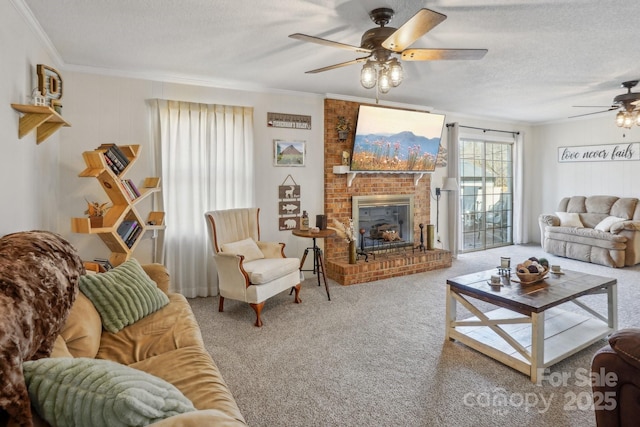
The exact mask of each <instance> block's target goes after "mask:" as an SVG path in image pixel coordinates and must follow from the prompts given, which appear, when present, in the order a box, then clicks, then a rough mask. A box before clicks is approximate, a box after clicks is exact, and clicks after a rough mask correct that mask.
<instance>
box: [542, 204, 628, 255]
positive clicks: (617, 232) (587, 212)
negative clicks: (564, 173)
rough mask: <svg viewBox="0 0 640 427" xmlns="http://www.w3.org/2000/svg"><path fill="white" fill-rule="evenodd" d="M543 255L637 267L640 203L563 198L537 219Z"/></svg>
mask: <svg viewBox="0 0 640 427" xmlns="http://www.w3.org/2000/svg"><path fill="white" fill-rule="evenodd" d="M538 224H539V226H540V234H541V236H540V237H541V239H540V242H541V245H542V248H543V249H544V250H545V252H547V253H550V254H553V255H558V256H562V257H566V258H572V259H577V260H580V261H586V262H592V263H595V264H602V265H606V266H609V267H624V266H630V265H635V264H638V263H640V203H638V199H637V198H631V197H622V198H621V197H616V196H589V197H585V196H573V197H565V198H563V199H562V200H561V201H560V203H559V204H558V208H557V210H556V212H554V213H552V214H543V215H540V216H539V218H538Z"/></svg>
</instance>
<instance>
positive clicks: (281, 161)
mask: <svg viewBox="0 0 640 427" xmlns="http://www.w3.org/2000/svg"><path fill="white" fill-rule="evenodd" d="M305 151H306V147H305V142H304V141H284V140H281V139H274V140H273V165H274V166H304V157H305Z"/></svg>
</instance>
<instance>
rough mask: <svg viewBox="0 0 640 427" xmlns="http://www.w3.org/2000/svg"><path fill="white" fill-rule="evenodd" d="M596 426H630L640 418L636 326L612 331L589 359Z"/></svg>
mask: <svg viewBox="0 0 640 427" xmlns="http://www.w3.org/2000/svg"><path fill="white" fill-rule="evenodd" d="M591 372H592V388H593V399H594V409H595V414H596V423H597V425H598V427H631V426H637V425H638V424H639V423H640V422H639V421H638V417H640V329H637V328H629V329H621V330H619V331H618V332H615V333H614V334H612V335H611V337H610V338H609V345H607V346H605V347H603V348H601V349H600V350H598V352H597V353H596V354H595V355H594V356H593V359H592V361H591Z"/></svg>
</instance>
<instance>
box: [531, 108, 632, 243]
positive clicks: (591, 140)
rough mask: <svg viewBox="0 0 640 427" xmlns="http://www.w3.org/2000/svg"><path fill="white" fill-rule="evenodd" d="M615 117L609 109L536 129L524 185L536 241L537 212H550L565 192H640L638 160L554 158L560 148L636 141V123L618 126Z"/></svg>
mask: <svg viewBox="0 0 640 427" xmlns="http://www.w3.org/2000/svg"><path fill="white" fill-rule="evenodd" d="M614 118H615V113H614V112H610V113H603V114H600V115H596V116H593V118H589V119H583V120H580V119H574V120H569V121H565V122H562V123H554V124H547V125H543V126H537V127H535V128H534V130H533V146H532V147H531V148H532V151H531V152H530V153H529V156H528V157H527V159H526V160H527V161H528V162H529V163H532V165H533V167H531V168H530V173H529V174H528V176H527V178H528V179H527V182H528V184H527V188H528V189H529V191H530V192H531V194H532V195H533V197H532V199H531V202H530V204H529V209H530V211H531V214H532V215H531V218H532V221H531V222H529V230H530V235H531V236H532V238H534V240H535V241H537V242H539V241H540V231H539V228H538V224H537V216H538V215H539V214H541V213H553V212H554V211H555V210H556V207H557V205H558V202H559V201H560V199H562V198H563V197H566V196H591V195H598V194H602V195H612V196H618V197H640V191H639V190H638V183H639V182H640V162H638V161H625V162H621V161H616V162H581V163H558V147H564V146H576V145H599V144H617V143H625V142H626V143H629V142H639V141H640V127H637V126H636V127H634V128H631V129H621V128H618V127H616V125H615V123H614Z"/></svg>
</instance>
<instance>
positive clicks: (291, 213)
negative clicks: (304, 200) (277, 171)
mask: <svg viewBox="0 0 640 427" xmlns="http://www.w3.org/2000/svg"><path fill="white" fill-rule="evenodd" d="M300 216H301V212H300V186H299V185H298V184H297V183H296V182H295V180H294V179H293V177H292V176H291V175H287V177H286V178H285V180H284V181H283V182H282V184H281V185H280V186H278V229H279V230H293V229H295V228H299V227H300Z"/></svg>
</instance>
